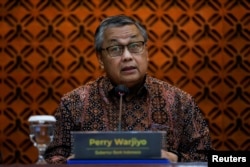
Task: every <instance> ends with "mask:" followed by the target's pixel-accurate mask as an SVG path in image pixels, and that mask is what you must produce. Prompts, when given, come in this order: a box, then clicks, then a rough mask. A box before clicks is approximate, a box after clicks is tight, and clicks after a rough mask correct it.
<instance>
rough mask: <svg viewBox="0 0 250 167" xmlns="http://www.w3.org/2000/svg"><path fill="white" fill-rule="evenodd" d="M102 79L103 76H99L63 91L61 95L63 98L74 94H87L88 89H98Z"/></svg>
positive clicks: (103, 78)
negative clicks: (65, 91)
mask: <svg viewBox="0 0 250 167" xmlns="http://www.w3.org/2000/svg"><path fill="white" fill-rule="evenodd" d="M103 80H105V77H103V76H101V77H99V78H97V79H95V80H91V81H88V82H87V83H85V84H84V85H80V86H79V87H77V88H75V89H73V90H71V91H69V92H67V93H65V94H64V95H63V97H64V98H67V97H68V98H69V97H74V96H80V95H81V96H82V95H86V94H89V92H90V91H93V90H95V89H98V88H99V86H100V84H102V82H103Z"/></svg>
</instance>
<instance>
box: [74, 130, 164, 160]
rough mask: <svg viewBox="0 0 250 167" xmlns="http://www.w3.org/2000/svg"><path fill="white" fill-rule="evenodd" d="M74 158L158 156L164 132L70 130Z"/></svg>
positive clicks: (159, 155)
mask: <svg viewBox="0 0 250 167" xmlns="http://www.w3.org/2000/svg"><path fill="white" fill-rule="evenodd" d="M71 135H72V142H71V143H72V153H73V154H74V158H75V159H141V158H144V159H145V158H160V157H161V149H162V146H163V142H164V141H163V139H164V137H165V132H162V131H160V132H159V131H157V132H155V131H121V132H116V131H115V132H81V131H75V132H71Z"/></svg>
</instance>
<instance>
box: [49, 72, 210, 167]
mask: <svg viewBox="0 0 250 167" xmlns="http://www.w3.org/2000/svg"><path fill="white" fill-rule="evenodd" d="M119 100H120V98H119V97H118V96H116V95H115V93H114V85H112V83H111V82H110V80H109V78H108V77H106V76H102V77H100V78H98V79H97V80H95V81H92V82H89V83H87V84H85V85H83V86H81V87H79V88H77V89H74V90H73V91H71V92H69V93H67V94H65V95H64V97H62V99H61V103H60V104H59V106H58V108H57V111H56V113H55V117H56V119H57V122H56V128H55V136H54V140H53V142H51V144H50V145H49V147H48V148H47V150H46V152H45V158H46V160H47V161H48V162H51V160H50V159H51V157H52V156H54V155H60V156H63V157H65V160H63V161H61V162H66V158H67V157H68V156H70V153H71V135H70V131H76V130H78V131H116V130H117V129H118V126H119V121H118V120H119V119H118V117H119ZM122 106H123V108H122V111H123V113H122V123H121V127H122V130H123V131H146V130H161V131H162V130H164V131H166V141H165V150H167V151H177V152H178V153H179V155H181V161H207V156H206V155H207V154H206V153H207V151H208V150H210V149H211V141H210V136H209V129H208V125H207V123H206V121H205V120H204V117H203V114H202V113H201V111H200V109H199V108H198V106H197V104H196V103H195V102H194V99H193V98H192V97H191V96H190V95H189V94H187V93H186V92H184V91H182V90H180V89H179V88H177V87H174V86H172V85H170V84H168V83H166V82H164V81H161V80H158V79H156V78H153V77H151V76H148V75H146V77H145V82H144V84H143V86H142V87H141V88H140V89H139V90H138V91H137V94H136V95H134V96H133V97H132V98H129V99H126V98H124V99H123V105H122ZM61 162H59V163H61ZM53 163H55V162H53Z"/></svg>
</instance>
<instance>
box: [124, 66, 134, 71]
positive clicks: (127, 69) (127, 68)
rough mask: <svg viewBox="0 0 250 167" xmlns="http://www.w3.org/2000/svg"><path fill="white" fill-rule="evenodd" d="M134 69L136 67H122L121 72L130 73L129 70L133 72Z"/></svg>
mask: <svg viewBox="0 0 250 167" xmlns="http://www.w3.org/2000/svg"><path fill="white" fill-rule="evenodd" d="M134 69H136V67H132V66H130V67H124V68H122V71H130V70H134Z"/></svg>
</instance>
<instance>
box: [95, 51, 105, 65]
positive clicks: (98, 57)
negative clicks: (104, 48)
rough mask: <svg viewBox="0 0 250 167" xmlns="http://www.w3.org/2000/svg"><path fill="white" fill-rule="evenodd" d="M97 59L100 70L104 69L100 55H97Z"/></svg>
mask: <svg viewBox="0 0 250 167" xmlns="http://www.w3.org/2000/svg"><path fill="white" fill-rule="evenodd" d="M97 59H98V62H99V65H100V67H101V69H104V65H103V61H102V55H101V54H100V53H98V54H97Z"/></svg>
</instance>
